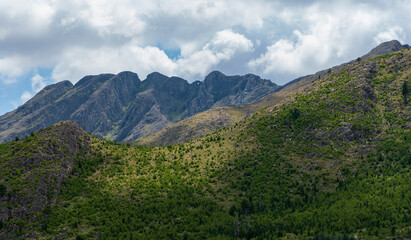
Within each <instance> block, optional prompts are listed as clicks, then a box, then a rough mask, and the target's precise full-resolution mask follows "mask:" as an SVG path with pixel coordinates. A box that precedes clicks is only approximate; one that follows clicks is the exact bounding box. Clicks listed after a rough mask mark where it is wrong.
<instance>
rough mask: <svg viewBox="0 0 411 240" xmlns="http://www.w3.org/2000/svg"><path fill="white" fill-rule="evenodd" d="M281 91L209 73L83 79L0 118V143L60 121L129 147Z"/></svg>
mask: <svg viewBox="0 0 411 240" xmlns="http://www.w3.org/2000/svg"><path fill="white" fill-rule="evenodd" d="M278 88H279V86H277V85H276V84H274V83H272V82H271V81H269V80H264V79H261V78H260V77H258V76H256V75H252V74H247V75H244V76H226V75H224V74H223V73H221V72H212V73H210V74H209V75H208V76H206V78H205V80H204V81H203V82H201V81H196V82H193V83H191V84H190V83H188V82H187V81H186V80H184V79H182V78H179V77H167V76H165V75H163V74H161V73H158V72H154V73H151V74H149V75H148V76H147V78H146V79H145V80H144V81H141V80H140V79H139V77H138V76H137V74H135V73H133V72H121V73H119V74H117V75H114V74H100V75H95V76H86V77H84V78H82V79H81V80H80V81H78V82H77V84H75V85H74V86H73V85H72V84H71V83H70V82H69V81H63V82H59V83H56V84H53V85H50V86H47V87H45V88H44V89H43V90H41V91H40V92H39V93H38V94H36V96H34V97H33V98H32V99H31V100H29V101H28V102H27V103H25V104H24V105H23V106H21V107H19V108H17V109H16V110H14V111H12V112H9V113H7V114H5V115H3V116H1V117H0V142H4V141H9V140H11V139H14V138H16V137H23V136H26V135H28V134H29V133H30V132H32V131H36V130H38V129H41V128H45V127H48V126H50V125H52V124H54V123H57V122H59V121H64V120H73V121H74V122H76V123H78V124H79V125H80V126H82V127H83V128H84V129H85V130H86V131H88V132H91V133H93V134H95V135H96V136H98V137H103V138H106V139H110V140H115V141H131V140H135V139H137V138H139V137H142V136H146V135H148V134H150V133H152V132H156V131H159V130H161V129H163V128H164V127H166V126H168V125H169V124H170V123H174V122H177V121H179V120H182V119H185V118H187V117H190V116H193V115H195V114H197V113H200V112H203V111H205V110H207V109H210V108H211V107H214V106H223V105H240V104H245V103H249V102H251V101H254V100H257V99H260V98H261V97H263V96H265V95H267V94H269V93H272V92H274V91H276V90H277V89H278Z"/></svg>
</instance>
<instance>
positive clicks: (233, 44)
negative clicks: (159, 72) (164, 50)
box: [177, 30, 253, 77]
mask: <svg viewBox="0 0 411 240" xmlns="http://www.w3.org/2000/svg"><path fill="white" fill-rule="evenodd" d="M251 51H253V43H252V42H251V41H250V40H249V39H247V38H246V37H245V36H244V35H241V34H238V33H234V32H232V31H231V30H224V31H220V32H217V33H216V35H215V36H214V38H213V39H212V40H211V41H210V42H209V43H207V44H206V45H205V46H204V47H203V48H202V49H201V50H200V51H198V52H195V53H193V54H191V55H188V56H184V57H183V58H182V59H179V60H178V61H177V72H178V73H179V74H180V75H182V76H187V77H193V76H196V75H205V74H207V73H208V72H209V71H210V70H211V68H212V67H213V66H215V65H217V64H218V63H220V62H222V61H227V60H229V59H231V58H232V57H233V56H234V55H235V54H236V53H243V52H251Z"/></svg>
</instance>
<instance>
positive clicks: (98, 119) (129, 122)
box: [0, 40, 408, 145]
mask: <svg viewBox="0 0 411 240" xmlns="http://www.w3.org/2000/svg"><path fill="white" fill-rule="evenodd" d="M407 47H408V45H401V44H400V43H399V42H398V41H396V40H393V41H390V42H385V43H382V44H380V45H379V46H377V47H376V48H374V49H372V50H371V51H370V52H369V53H367V54H366V55H364V56H362V57H361V58H362V59H364V60H366V59H369V58H372V57H376V56H379V55H383V54H389V53H392V52H395V51H398V50H401V49H404V48H407ZM347 64H349V63H347ZM344 66H346V64H342V65H340V66H336V67H334V68H333V69H334V70H336V69H337V68H342V67H344ZM326 72H327V71H322V72H319V73H317V74H315V76H314V77H313V76H305V77H301V78H298V79H296V80H294V81H291V82H290V83H288V84H286V85H285V86H283V87H281V86H278V85H276V84H274V83H272V82H271V81H269V80H264V79H261V78H260V77H258V76H256V75H253V74H247V75H244V76H226V75H224V74H222V73H221V72H217V71H214V72H211V73H210V74H209V75H207V76H206V77H205V79H204V81H202V82H200V81H195V82H193V83H191V84H190V83H188V82H187V81H186V80H184V79H182V78H178V77H167V76H165V75H162V74H160V73H152V74H149V75H148V76H147V78H146V79H145V80H144V81H141V80H140V79H139V77H138V76H137V74H135V73H132V72H121V73H119V74H117V75H114V74H100V75H95V76H86V77H84V78H82V79H81V80H80V81H78V82H77V83H76V84H75V85H74V86H73V85H72V84H71V82H69V81H62V82H59V83H56V84H53V85H50V86H47V87H45V88H44V89H43V90H41V91H40V92H39V93H38V94H36V95H35V96H34V97H33V98H32V99H31V100H29V101H28V102H27V103H25V104H24V105H22V106H21V107H19V108H17V109H16V110H14V111H12V112H9V113H7V114H5V115H3V116H1V117H0V142H5V141H10V140H12V139H15V138H16V137H20V138H21V137H24V136H27V135H28V134H30V132H32V131H37V130H39V129H41V128H45V127H47V126H50V125H52V124H54V123H57V122H59V121H64V120H73V121H75V122H76V123H77V124H79V125H80V126H81V127H83V128H84V129H85V130H86V131H88V132H91V133H93V134H94V135H95V136H97V137H102V138H105V139H108V140H113V141H117V142H126V141H127V142H128V141H133V140H136V139H139V138H142V137H146V136H148V138H146V139H140V140H139V143H141V144H149V145H159V144H160V145H161V144H172V143H178V142H182V141H183V142H184V141H187V140H189V139H193V138H195V137H203V136H204V135H205V134H206V133H209V132H212V131H214V130H217V129H219V128H221V127H224V126H229V125H231V124H233V123H235V122H237V121H238V120H241V119H243V118H244V117H246V116H249V115H250V114H252V113H254V112H255V111H257V110H258V109H261V108H262V107H264V106H268V105H272V104H273V102H272V100H270V101H265V102H266V103H265V104H264V101H260V103H257V104H256V103H253V102H255V101H256V100H259V99H261V98H263V97H265V96H267V95H269V94H271V93H274V92H278V91H279V90H281V89H282V88H285V89H283V91H282V93H278V94H275V95H274V96H267V99H270V98H274V99H275V100H276V101H279V100H281V99H282V98H283V97H284V96H288V95H289V94H288V93H287V92H289V91H290V89H291V91H293V89H294V88H296V87H298V86H301V85H302V84H304V85H306V84H309V83H311V82H312V81H313V80H312V79H316V78H317V77H318V76H321V75H324V74H326ZM310 79H311V80H310ZM248 103H250V104H248ZM245 104H248V105H245ZM251 104H252V105H251ZM233 105H237V106H238V105H241V107H239V108H236V107H227V108H223V109H227V110H228V112H226V111H221V108H220V110H218V109H215V108H216V107H219V106H233ZM211 108H212V110H211V111H210V112H207V113H204V114H201V115H198V116H195V115H196V114H198V113H201V112H204V111H206V110H208V109H211ZM217 112H219V113H217ZM208 113H210V114H208ZM215 113H217V114H215ZM192 116H194V117H193V118H191V119H188V120H187V121H183V122H181V123H180V121H181V120H184V119H186V118H188V117H192ZM211 116H214V117H211ZM197 117H200V118H202V120H201V121H197V120H195V119H196V118H197ZM204 118H210V119H208V120H205V119H204ZM193 122H196V124H195V127H193V126H194V125H193ZM174 123H178V124H174ZM187 123H190V124H187ZM197 123H199V124H197ZM182 125H184V126H185V127H181V126H182ZM197 125H198V126H197ZM166 127H169V128H168V129H165V130H163V131H162V133H157V137H156V136H149V135H151V134H152V133H155V132H159V131H160V130H162V129H164V128H166ZM177 128H179V130H178V129H177ZM201 128H204V129H201ZM170 132H172V133H171V134H170ZM156 139H159V140H156Z"/></svg>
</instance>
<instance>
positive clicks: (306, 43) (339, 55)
mask: <svg viewBox="0 0 411 240" xmlns="http://www.w3.org/2000/svg"><path fill="white" fill-rule="evenodd" d="M304 11H305V13H306V14H305V15H303V17H301V18H297V17H296V16H289V14H291V13H289V14H287V16H286V18H291V19H300V21H301V24H305V25H306V28H302V29H295V30H294V31H293V34H292V37H291V38H290V37H289V38H281V39H279V40H276V41H274V43H272V44H271V45H269V46H268V47H267V48H266V51H265V52H264V53H263V54H261V55H260V56H259V57H258V58H255V59H252V60H251V61H249V63H248V66H249V67H250V68H251V69H254V70H255V71H257V72H258V71H261V72H263V73H264V74H266V75H275V74H282V75H284V74H290V75H293V74H294V75H304V74H309V73H313V72H314V71H316V70H321V69H323V68H325V67H329V66H331V65H332V64H337V63H338V61H339V62H341V61H342V60H344V59H345V60H348V59H347V55H348V57H353V56H352V55H349V54H348V53H350V52H351V53H352V52H354V54H358V55H361V54H363V53H361V52H356V51H355V50H357V48H358V46H361V45H362V44H363V42H364V41H365V39H361V38H362V37H363V36H364V35H365V34H364V33H367V32H368V33H369V32H372V31H373V29H375V28H376V26H377V25H378V24H379V23H380V21H381V19H380V18H379V17H378V14H376V13H374V12H370V11H369V10H367V9H366V8H357V9H355V10H350V11H349V9H344V7H343V6H341V7H339V8H335V9H334V11H332V10H330V11H328V12H326V11H324V9H322V6H320V5H313V6H311V7H309V8H307V9H305V10H304ZM293 14H296V15H298V14H302V13H300V12H295V13H293Z"/></svg>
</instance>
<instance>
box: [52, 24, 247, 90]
mask: <svg viewBox="0 0 411 240" xmlns="http://www.w3.org/2000/svg"><path fill="white" fill-rule="evenodd" d="M251 51H253V44H252V42H251V41H250V40H249V39H247V38H246V37H245V36H243V35H241V34H238V33H234V32H232V31H231V30H223V31H220V32H217V33H216V34H215V36H214V37H213V38H212V39H211V40H210V41H209V42H208V43H206V44H205V45H204V46H203V47H202V48H201V50H198V51H196V52H194V53H191V54H187V55H182V58H179V59H177V60H172V59H170V58H169V57H168V56H167V55H166V54H165V53H164V51H163V50H160V49H159V48H157V47H151V46H147V47H139V46H138V45H133V44H130V45H126V46H123V47H121V48H109V47H106V48H103V49H91V50H90V49H84V48H75V49H72V50H70V51H67V52H66V53H65V55H64V56H62V58H61V59H60V61H59V62H60V63H59V64H58V65H57V66H56V67H55V68H54V70H53V74H52V77H53V79H55V80H56V81H61V80H70V81H72V82H77V81H78V80H80V78H81V77H83V76H85V75H87V74H99V73H104V72H112V73H117V72H120V71H124V70H130V71H134V72H136V73H138V74H139V76H140V78H142V79H144V78H145V76H146V75H148V74H149V73H151V72H154V71H158V72H161V73H163V74H167V75H179V76H182V77H187V78H189V79H192V78H193V77H194V76H198V75H205V74H206V73H208V72H209V71H210V70H211V68H212V67H213V66H215V65H216V64H218V63H220V62H222V61H227V60H229V59H231V58H232V57H233V56H235V54H236V53H244V52H251ZM79 56H82V57H79Z"/></svg>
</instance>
